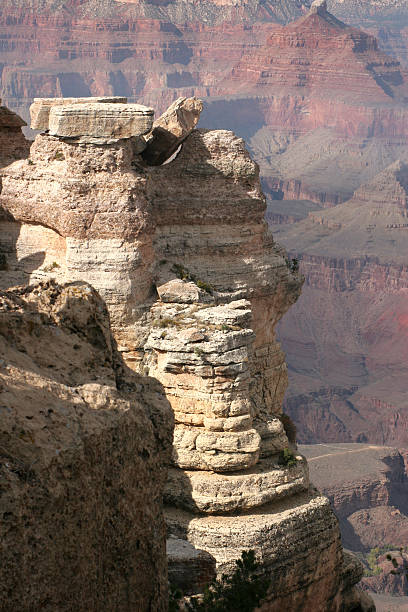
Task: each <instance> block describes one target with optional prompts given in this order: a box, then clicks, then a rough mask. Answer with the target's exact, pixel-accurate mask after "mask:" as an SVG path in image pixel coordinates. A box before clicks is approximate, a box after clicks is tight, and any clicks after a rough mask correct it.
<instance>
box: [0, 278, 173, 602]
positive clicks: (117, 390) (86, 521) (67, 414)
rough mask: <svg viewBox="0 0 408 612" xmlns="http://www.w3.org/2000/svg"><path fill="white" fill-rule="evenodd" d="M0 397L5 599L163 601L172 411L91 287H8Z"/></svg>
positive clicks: (1, 297) (0, 334)
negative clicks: (127, 351) (114, 331)
mask: <svg viewBox="0 0 408 612" xmlns="http://www.w3.org/2000/svg"><path fill="white" fill-rule="evenodd" d="M0 396H1V427H0V455H1V468H0V483H1V495H0V515H1V521H0V534H1V537H0V542H1V544H0V548H1V559H2V562H1V566H0V608H1V610H3V611H4V612H12V611H13V610H21V612H24V611H27V612H28V611H29V610H40V609H41V610H49V611H50V612H53V611H55V610H61V611H65V610H66V611H67V612H68V610H73V609H75V610H81V611H85V610H98V611H100V612H102V611H105V610H113V609H115V610H118V611H123V612H128V611H129V612H130V610H135V609H137V610H148V609H149V610H157V611H158V610H162V611H163V612H164V611H165V610H167V568H166V563H165V530H164V521H163V510H162V491H163V485H164V482H165V478H166V468H167V464H168V461H169V456H170V449H171V437H172V415H171V411H170V408H169V406H168V403H167V401H166V399H165V397H164V395H163V393H162V391H161V390H160V386H159V385H158V384H157V382H156V381H153V380H152V379H147V378H143V377H140V376H137V375H135V373H134V372H131V371H130V370H129V369H128V368H126V366H125V365H124V364H123V362H122V360H121V358H120V356H119V354H118V353H117V351H116V348H115V343H114V341H113V338H112V336H111V332H110V327H109V316H108V312H107V309H106V306H105V304H104V302H103V301H102V300H101V298H100V297H99V296H98V294H97V293H96V291H95V290H94V289H92V288H91V287H90V286H89V285H87V284H85V283H68V284H65V285H62V286H59V285H57V284H56V283H55V282H53V281H51V282H44V283H40V284H38V285H33V286H29V287H27V286H26V287H20V288H16V289H14V290H12V291H1V292H0ZM142 567H143V571H141V568H142ZM28 578H29V579H28Z"/></svg>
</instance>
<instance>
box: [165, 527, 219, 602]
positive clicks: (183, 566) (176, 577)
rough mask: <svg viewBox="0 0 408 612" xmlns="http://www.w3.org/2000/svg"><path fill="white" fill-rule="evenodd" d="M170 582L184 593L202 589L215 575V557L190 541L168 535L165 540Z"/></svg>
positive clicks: (187, 593)
mask: <svg viewBox="0 0 408 612" xmlns="http://www.w3.org/2000/svg"><path fill="white" fill-rule="evenodd" d="M166 550H167V562H168V568H169V582H170V584H171V585H172V586H173V587H175V588H177V589H180V591H181V593H183V594H184V595H190V594H193V593H197V592H200V591H203V590H204V588H205V587H206V586H207V585H208V584H209V583H210V582H212V580H214V578H215V576H216V570H215V559H214V558H213V557H212V556H211V555H210V554H209V553H207V552H205V551H204V550H197V548H194V546H193V545H192V544H190V542H187V541H186V540H181V539H180V538H175V537H174V536H170V538H169V539H168V540H167V547H166Z"/></svg>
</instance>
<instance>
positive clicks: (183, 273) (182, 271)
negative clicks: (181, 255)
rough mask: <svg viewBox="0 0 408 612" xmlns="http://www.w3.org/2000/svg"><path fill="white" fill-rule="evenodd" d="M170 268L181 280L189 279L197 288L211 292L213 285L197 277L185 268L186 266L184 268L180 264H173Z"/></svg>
mask: <svg viewBox="0 0 408 612" xmlns="http://www.w3.org/2000/svg"><path fill="white" fill-rule="evenodd" d="M171 270H172V272H174V274H175V275H176V276H177V277H178V278H180V279H181V280H185V281H191V282H192V283H195V284H196V285H197V287H198V288H199V289H203V291H206V292H207V293H210V294H212V293H213V287H212V286H211V285H210V284H209V283H206V282H204V281H202V280H200V279H199V278H197V277H196V275H195V274H193V273H192V272H190V271H189V270H187V268H185V267H184V266H182V265H181V264H177V263H176V264H173V267H172V269H171Z"/></svg>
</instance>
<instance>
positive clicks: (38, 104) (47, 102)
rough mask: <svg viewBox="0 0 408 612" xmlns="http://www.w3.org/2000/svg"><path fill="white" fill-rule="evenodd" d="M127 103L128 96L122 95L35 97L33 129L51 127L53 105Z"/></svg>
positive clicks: (31, 114) (32, 117)
mask: <svg viewBox="0 0 408 612" xmlns="http://www.w3.org/2000/svg"><path fill="white" fill-rule="evenodd" d="M91 103H97V104H102V103H104V104H119V103H121V104H126V103H127V98H123V97H120V96H111V97H108V96H101V97H99V98H97V97H94V98H34V102H33V103H32V105H31V106H30V117H31V129H33V130H42V131H46V130H48V129H49V121H50V110H51V108H52V107H53V106H67V105H71V104H91Z"/></svg>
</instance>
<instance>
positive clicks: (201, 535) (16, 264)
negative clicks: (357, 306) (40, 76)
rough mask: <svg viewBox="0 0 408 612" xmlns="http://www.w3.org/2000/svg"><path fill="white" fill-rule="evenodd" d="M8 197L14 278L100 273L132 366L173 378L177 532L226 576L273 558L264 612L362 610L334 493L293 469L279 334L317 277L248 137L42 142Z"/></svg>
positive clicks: (8, 182) (21, 165) (13, 169)
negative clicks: (274, 210)
mask: <svg viewBox="0 0 408 612" xmlns="http://www.w3.org/2000/svg"><path fill="white" fill-rule="evenodd" d="M63 108H64V107H61V109H62V110H63ZM65 108H67V107H65ZM54 111H55V109H54ZM54 111H52V112H54ZM57 153H59V154H58V155H57ZM62 158H63V159H62ZM0 201H1V204H2V206H3V207H4V209H5V210H6V211H7V212H8V213H9V214H11V215H13V217H14V219H15V221H12V220H10V218H9V219H8V220H7V221H4V222H3V223H2V225H1V227H0V229H1V230H2V231H7V238H3V240H4V247H3V249H4V251H5V252H6V255H7V266H8V270H7V271H5V274H4V275H3V276H2V278H1V282H2V283H4V284H5V285H7V283H11V282H15V281H16V279H18V278H21V277H22V276H23V275H24V273H25V274H26V275H28V276H29V277H30V278H31V279H32V280H34V279H38V278H41V277H42V278H44V277H49V276H55V277H56V278H60V279H65V278H75V279H84V280H88V281H90V282H92V283H93V284H94V285H95V287H96V288H97V289H98V290H100V291H101V293H102V295H103V297H104V299H105V300H106V303H107V305H108V308H109V310H110V315H111V320H112V329H113V332H114V334H115V337H116V339H117V340H118V343H119V349H120V351H121V352H122V355H123V357H124V358H125V359H126V361H127V363H128V364H129V366H131V367H132V369H134V370H135V371H137V372H139V373H140V374H141V373H143V374H145V375H146V374H149V375H150V376H151V377H153V378H155V379H157V380H158V381H159V382H160V383H161V384H162V386H163V389H164V391H165V394H166V397H167V399H168V401H169V403H170V405H171V407H172V409H173V411H174V415H175V421H176V426H175V433H174V446H173V462H174V467H173V469H172V473H171V477H170V479H169V482H168V484H167V488H166V499H167V500H168V501H169V502H171V504H177V508H175V506H173V507H171V506H170V507H169V513H168V529H169V533H170V535H174V536H176V537H179V538H180V537H181V538H182V539H187V540H188V541H190V542H191V543H192V544H193V545H194V546H195V547H196V548H198V549H200V550H204V551H206V552H207V553H209V554H210V555H211V556H212V557H214V558H215V560H216V562H217V572H222V571H223V570H224V569H226V570H227V571H231V569H232V568H233V566H234V561H235V560H236V559H238V558H239V557H240V555H241V552H242V550H246V549H251V548H253V549H255V550H257V551H260V554H261V556H262V559H261V563H262V567H263V570H264V571H265V573H266V575H267V576H268V577H269V579H270V581H271V593H270V596H268V601H267V602H265V606H266V607H265V608H264V609H265V610H271V611H274V610H280V609H282V606H283V607H287V608H288V609H296V608H297V609H299V610H302V611H304V612H306V610H310V609H311V606H314V605H315V606H316V608H315V609H319V607H320V608H321V609H322V610H323V609H324V610H327V612H340V610H341V611H342V612H344V611H345V610H348V609H352V605H351V604H350V606H348V604H347V606H348V607H347V606H346V604H345V601H346V599H347V598H349V599H350V597H353V598H354V600H353V601H354V603H353V605H355V603H356V602H355V595H352V591H353V589H352V584H351V582H352V581H350V580H349V579H347V580H345V578H344V576H343V573H344V572H343V569H344V562H343V558H342V552H341V547H340V540H339V531H338V527H337V523H336V521H335V518H334V516H333V514H332V512H331V510H330V507H329V505H328V501H327V500H326V499H323V498H320V497H318V496H316V494H315V493H314V492H313V491H310V490H309V485H308V476H307V469H306V468H305V465H304V462H303V459H302V458H301V457H300V458H299V459H298V460H296V463H295V465H292V466H291V467H289V465H286V464H285V463H284V462H283V459H282V457H279V455H280V452H281V451H282V450H283V449H285V448H286V449H289V448H290V446H291V444H290V443H289V440H288V437H287V435H286V432H285V430H284V425H283V421H282V420H281V418H280V417H281V411H282V400H283V395H284V392H285V389H286V386H287V372H286V364H285V361H284V355H283V353H282V351H281V349H280V346H279V344H278V342H277V341H276V336H275V327H276V324H277V322H278V321H279V319H280V318H281V317H282V316H283V314H284V313H285V312H286V311H287V309H288V308H289V306H290V305H291V304H293V303H294V302H295V301H296V299H297V298H298V296H299V293H300V288H301V285H302V277H301V276H300V274H299V273H298V271H296V270H295V269H294V268H293V266H291V265H290V264H289V263H288V260H287V256H286V253H285V252H284V250H283V249H282V248H281V247H280V246H279V245H278V244H277V243H276V242H275V241H274V239H273V237H272V235H271V234H270V232H269V230H268V227H267V224H266V223H265V220H264V213H265V208H266V207H265V199H264V196H263V194H262V191H261V188H260V182H259V171H258V167H257V165H256V164H255V163H254V162H253V161H252V160H251V158H250V156H249V154H248V152H247V150H246V148H245V144H244V142H243V140H242V139H241V138H237V137H236V136H235V135H234V134H233V133H231V132H228V131H224V130H219V131H206V130H193V131H192V132H191V134H190V135H189V136H188V137H187V138H186V139H185V141H184V142H183V146H182V149H181V151H180V152H179V154H178V155H177V156H176V157H175V159H174V160H173V161H171V162H170V163H169V164H167V165H163V166H159V167H157V166H156V167H153V166H146V164H145V162H144V161H143V160H142V158H141V157H140V156H139V157H138V156H137V155H136V154H135V152H134V149H133V147H132V144H131V142H126V141H121V142H118V143H114V144H105V145H102V146H99V147H97V146H92V145H87V146H84V145H82V144H81V145H78V144H75V143H63V142H61V140H60V139H58V138H56V137H52V136H49V135H43V136H38V137H37V139H36V142H35V144H34V145H33V147H32V151H31V163H29V162H28V161H27V162H24V161H23V162H16V163H14V164H12V165H11V166H10V167H8V168H6V169H5V170H4V171H3V194H2V196H1V200H0ZM160 297H162V298H163V299H160ZM292 438H293V436H292ZM292 448H293V439H292ZM294 450H295V449H294ZM350 601H351V600H350Z"/></svg>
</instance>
